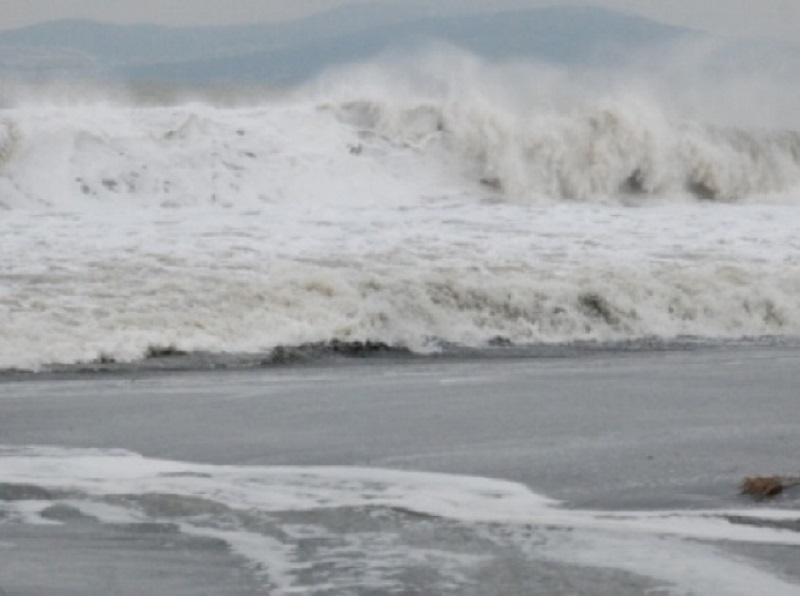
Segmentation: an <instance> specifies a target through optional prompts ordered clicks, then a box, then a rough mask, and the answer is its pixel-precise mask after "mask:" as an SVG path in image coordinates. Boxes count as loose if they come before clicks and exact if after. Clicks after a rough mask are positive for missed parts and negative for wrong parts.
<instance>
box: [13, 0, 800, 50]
mask: <svg viewBox="0 0 800 596" xmlns="http://www.w3.org/2000/svg"><path fill="white" fill-rule="evenodd" d="M389 1H391V0H362V2H364V3H367V2H383V3H386V2H389ZM401 1H402V0H401ZM580 2H581V0H563V1H562V2H559V0H549V1H548V0H527V1H525V0H497V1H495V2H492V5H493V6H503V5H506V6H516V7H520V6H540V5H543V4H559V3H563V4H576V3H580ZM346 3H348V0H0V28H12V27H19V26H23V25H28V24H31V23H36V22H40V21H47V20H54V19H62V18H91V19H97V20H105V21H114V22H154V23H162V24H169V25H179V26H182V25H198V24H220V25H223V24H233V23H242V22H259V21H268V20H278V19H287V18H293V17H297V16H301V15H304V14H309V13H311V12H314V11H317V10H321V9H325V8H329V7H332V6H335V5H339V4H346ZM583 3H585V4H598V5H603V6H607V7H610V8H617V9H623V10H627V11H632V12H636V13H639V14H642V15H644V16H647V17H650V18H655V19H657V20H661V21H664V22H669V23H674V24H679V25H687V26H692V27H696V28H699V29H705V30H708V31H713V32H716V33H725V34H749V35H765V36H769V37H775V38H783V39H786V40H792V41H794V40H799V39H800V0H758V1H754V0H583ZM426 4H427V5H428V6H429V7H436V6H449V7H451V8H452V7H470V6H471V7H476V6H484V7H485V6H486V5H487V2H486V1H485V0H428V1H427V3H426Z"/></svg>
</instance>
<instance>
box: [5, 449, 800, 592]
mask: <svg viewBox="0 0 800 596" xmlns="http://www.w3.org/2000/svg"><path fill="white" fill-rule="evenodd" d="M0 476H1V477H2V478H3V481H4V483H6V486H8V485H24V486H29V487H30V486H31V485H33V486H36V487H38V488H39V490H40V491H41V490H42V489H44V490H49V491H51V492H52V495H51V497H50V498H47V499H44V500H42V495H41V494H39V495H38V499H39V500H24V499H23V500H10V501H0V508H1V509H0V510H2V511H3V512H4V513H5V514H6V515H7V516H10V518H11V519H15V520H17V521H19V522H23V523H36V522H37V520H36V517H37V513H42V514H45V515H46V512H47V511H49V510H51V508H52V505H53V504H54V503H57V502H60V501H62V500H63V501H64V502H65V503H68V504H69V505H70V506H72V507H77V508H79V509H81V510H82V511H83V512H84V513H85V514H87V515H92V516H95V517H97V518H99V519H101V520H102V521H105V522H106V523H140V522H164V521H168V522H170V523H173V524H178V525H179V526H180V527H181V530H182V531H184V532H187V533H193V534H199V535H204V536H214V537H216V538H221V539H223V540H225V541H226V542H228V543H229V544H230V545H231V547H232V548H233V549H234V550H236V551H237V552H239V553H240V554H241V555H243V556H245V557H247V558H249V559H251V560H252V561H253V562H254V563H257V564H259V566H260V567H261V569H262V570H263V571H264V574H265V581H266V582H267V583H269V585H270V586H272V587H273V588H274V589H275V590H276V592H277V593H292V590H293V589H297V588H298V586H299V584H297V583H296V582H297V581H298V578H299V577H300V576H301V575H302V572H303V569H305V568H307V565H308V563H309V562H308V561H305V560H304V559H303V555H302V553H301V551H300V550H298V549H297V548H296V545H295V540H296V539H297V540H301V539H302V538H304V537H308V536H311V537H312V538H314V539H315V540H316V541H317V542H321V543H324V541H325V539H328V538H332V537H338V535H337V533H336V530H331V529H330V528H327V527H326V526H325V524H324V523H322V522H321V520H322V519H323V517H324V515H326V512H327V513H330V514H333V515H335V513H336V512H337V511H343V510H345V509H347V510H350V511H354V512H360V515H362V516H364V518H365V519H370V518H371V519H375V518H374V516H373V515H372V514H371V513H370V512H372V511H375V510H379V509H382V510H386V511H395V512H405V513H407V514H409V515H410V516H411V517H409V519H408V520H407V522H406V523H407V524H412V523H413V521H414V519H415V518H416V519H419V518H418V516H426V517H427V516H432V517H433V518H435V519H441V520H450V521H452V522H456V523H458V524H461V525H462V526H463V527H464V528H465V530H464V531H470V532H477V533H478V534H479V535H482V536H484V538H485V539H487V540H490V541H492V542H493V543H497V545H498V546H499V545H500V544H506V545H508V544H509V543H510V544H512V545H514V547H515V548H518V549H520V550H521V551H522V552H523V553H525V556H527V557H530V558H531V560H532V561H541V560H551V561H558V562H562V563H563V562H568V563H577V564H580V565H591V566H595V567H603V568H610V569H624V570H626V571H629V572H632V573H636V574H640V575H644V576H647V577H652V578H654V579H656V580H660V581H662V582H667V583H668V584H670V585H671V586H673V587H676V588H678V589H681V590H687V591H689V592H692V593H695V592H696V593H726V594H747V593H752V592H748V590H752V589H753V588H757V589H758V590H763V589H766V588H769V590H770V591H771V593H776V594H791V593H793V591H796V589H797V587H796V586H794V585H792V584H790V583H788V582H786V581H784V580H781V579H779V578H777V577H774V576H773V575H771V574H770V573H769V572H768V571H764V570H761V569H759V568H758V567H756V566H752V565H750V564H748V563H747V562H745V561H738V560H737V561H732V560H731V559H730V558H727V557H726V556H725V555H723V554H722V553H720V552H717V551H716V550H715V549H714V548H713V547H710V546H703V545H702V544H701V543H698V542H695V539H701V540H706V541H708V540H711V541H732V542H740V543H763V544H782V545H795V546H796V545H798V544H800V536H799V535H798V534H797V533H796V532H792V531H786V530H780V529H776V528H770V527H757V526H751V525H740V524H734V523H730V522H729V521H727V518H728V517H730V516H747V517H750V518H757V519H771V520H775V521H780V520H792V521H793V520H796V519H797V514H796V512H792V511H776V510H766V511H759V510H743V511H735V510H724V511H723V510H720V511H682V512H680V511H663V512H645V513H641V512H594V511H581V510H571V509H562V508H561V507H559V504H558V503H557V502H555V501H552V500H550V499H547V498H545V497H543V496H540V495H537V494H535V493H533V492H531V491H530V490H529V489H528V488H526V487H525V486H522V485H519V484H515V483H511V482H505V481H501V480H491V479H484V478H475V477H462V476H453V475H444V474H429V473H418V472H399V471H389V470H378V469H359V468H315V467H235V466H211V465H199V464H187V463H181V462H170V461H161V460H151V459H146V458H143V457H141V456H138V455H136V454H133V453H127V452H123V451H101V450H71V449H59V448H37V447H3V448H2V449H0ZM59 495H63V496H59ZM290 512H294V513H295V516H294V517H291V516H290V517H288V518H287V521H285V522H280V520H281V519H282V518H281V517H280V515H281V514H286V513H290ZM300 512H316V514H315V517H311V518H308V519H309V520H315V519H316V520H317V524H318V525H314V523H313V522H312V521H307V522H306V525H305V526H302V527H298V525H297V524H298V523H299V522H298V521H297V519H299V518H298V517H297V515H296V514H297V513H300ZM357 514H359V513H357ZM415 516H416V517H415ZM40 519H41V518H40ZM237 519H238V520H239V522H237V523H234V520H237ZM256 519H261V521H260V522H257V523H253V520H256ZM247 520H249V521H247ZM292 520H294V521H292ZM45 521H47V518H45ZM6 523H8V522H6ZM282 523H285V525H286V527H285V528H284V527H283V525H281V524H282ZM275 524H278V525H277V528H278V530H276V529H271V528H272V526H273V525H275ZM532 526H533V527H536V528H537V532H536V538H535V539H534V538H532V536H531V534H530V528H531V527H532ZM391 527H392V526H391V525H390V526H389V528H391ZM564 529H569V530H570V532H564V531H563V530H564ZM338 538H342V537H338ZM342 539H348V540H353V541H354V542H353V543H352V544H351V545H350V547H348V548H347V549H342V551H341V552H339V553H338V556H336V555H335V553H329V554H330V556H331V557H333V559H335V561H336V565H334V569H335V570H336V571H335V572H334V573H331V574H330V578H329V581H336V580H337V574H339V575H347V573H348V566H349V565H350V566H352V565H353V564H354V563H353V561H352V560H348V556H352V553H353V552H358V551H359V549H364V548H368V549H369V552H370V555H371V556H370V558H369V561H371V563H369V564H368V568H366V569H361V570H360V571H358V573H357V574H356V575H357V577H356V578H354V581H356V580H358V581H361V582H362V585H363V582H364V581H366V582H367V583H368V584H370V585H373V586H375V585H377V586H380V585H383V586H384V587H386V585H387V584H382V583H381V582H387V581H388V582H391V579H390V578H391V577H392V574H393V573H396V572H397V570H398V569H399V568H401V567H402V566H403V565H413V564H417V563H419V561H416V559H415V557H417V556H418V555H419V556H423V553H415V552H414V545H413V544H410V545H407V546H406V545H404V546H403V548H402V549H401V548H400V547H399V546H398V545H397V544H396V539H391V538H390V539H386V540H384V541H382V542H379V541H377V535H376V536H375V537H372V538H370V534H368V533H365V534H362V533H359V532H357V531H356V532H354V533H353V534H352V535H347V536H344V538H342ZM348 553H349V554H348ZM445 555H446V553H444V552H440V553H438V554H436V557H437V558H438V559H441V560H442V561H445V562H446V564H447V565H450V566H451V570H450V572H449V573H450V574H451V575H453V576H457V574H458V571H459V569H457V568H459V566H460V571H461V572H462V573H463V572H464V571H465V570H466V569H468V568H469V566H470V565H471V564H473V563H474V560H475V557H474V556H469V555H468V554H466V553H464V554H461V555H459V554H458V552H457V549H456V550H454V552H453V553H452V556H451V557H447V556H445ZM431 556H432V554H431V553H428V554H427V555H424V558H428V560H429V561H430V559H429V557H431ZM491 556H492V555H491V552H489V553H484V555H483V557H484V558H486V557H489V558H491ZM333 559H332V560H333ZM316 562H317V563H319V561H316ZM317 587H318V586H317Z"/></svg>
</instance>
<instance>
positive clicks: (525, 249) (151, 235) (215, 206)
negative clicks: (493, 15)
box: [0, 68, 800, 369]
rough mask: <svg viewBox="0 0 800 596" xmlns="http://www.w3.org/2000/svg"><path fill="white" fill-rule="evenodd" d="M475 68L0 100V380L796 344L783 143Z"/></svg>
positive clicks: (797, 179)
mask: <svg viewBox="0 0 800 596" xmlns="http://www.w3.org/2000/svg"><path fill="white" fill-rule="evenodd" d="M525 72H527V71H525ZM485 73H486V71H485V70H484V71H482V74H481V76H475V75H474V73H472V74H470V73H467V74H464V73H459V72H455V73H451V75H449V78H448V77H447V76H445V77H440V78H438V79H436V78H434V80H433V81H431V80H422V81H413V80H412V81H411V82H409V81H406V82H403V83H402V84H399V83H397V82H396V81H388V82H387V78H388V79H391V78H392V77H391V74H392V73H388V74H387V73H384V74H383V75H382V77H381V76H377V75H375V74H374V69H372V70H370V69H369V68H367V69H366V70H358V71H357V72H356V74H353V73H352V72H350V73H347V72H345V73H339V74H337V75H335V76H334V75H331V76H332V77H333V78H332V79H330V78H329V79H324V80H321V81H320V82H318V83H317V84H316V85H312V86H308V87H305V88H303V89H298V90H294V91H292V92H291V93H290V92H287V93H284V94H283V95H281V96H279V97H270V98H268V99H266V100H264V101H263V102H261V103H259V102H255V101H253V102H251V103H250V104H249V105H235V102H232V101H230V102H228V103H226V105H215V104H214V102H196V103H184V104H179V105H177V104H176V105H163V106H155V105H150V104H148V105H137V104H136V103H135V102H132V103H130V104H125V103H124V102H121V101H117V100H115V101H99V100H98V101H92V102H87V103H85V104H81V103H80V102H76V101H73V100H70V101H69V102H62V103H59V102H57V101H54V102H51V103H49V104H48V103H45V102H41V101H40V102H38V103H33V102H29V103H25V102H22V103H19V104H17V105H15V107H9V108H7V109H4V110H3V113H2V118H0V207H2V208H5V212H4V213H3V217H2V218H1V219H0V254H3V255H13V258H6V259H3V260H0V368H3V369H14V368H22V369H40V368H43V367H48V366H50V365H56V364H65V365H70V364H75V363H90V362H130V361H135V360H138V359H141V358H147V357H148V356H152V355H160V354H169V353H185V352H210V353H215V354H221V353H227V354H264V353H267V352H269V351H270V350H274V349H276V348H280V347H284V348H286V347H289V348H291V347H296V346H309V345H312V346H313V345H328V346H330V345H340V346H347V345H353V346H359V345H364V346H386V347H389V348H399V349H405V350H412V351H416V352H430V351H433V350H438V349H441V348H442V347H443V346H453V345H455V346H469V347H482V346H486V345H488V344H492V343H503V344H508V343H510V344H543V343H550V344H554V343H555V344H557V343H565V342H576V341H592V342H614V341H628V340H637V339H645V338H658V339H674V338H680V337H685V336H693V337H700V338H712V339H718V338H733V339H736V338H742V337H753V336H782V337H786V336H791V337H796V336H800V306H798V303H797V300H796V296H797V295H798V294H799V293H800V270H799V269H798V263H800V256H799V255H800V245H798V240H797V234H796V230H797V223H798V221H797V220H798V216H797V211H796V206H797V203H798V201H800V133H797V132H793V131H791V130H790V128H791V127H786V129H785V130H780V129H774V128H772V129H771V128H765V127H760V126H755V125H752V126H751V125H749V123H746V124H748V126H745V125H744V124H741V125H737V123H735V122H733V123H726V122H713V123H711V121H710V120H709V121H705V120H702V119H692V118H689V117H687V113H684V112H682V111H681V110H677V109H674V108H673V107H670V106H669V105H668V104H664V103H663V102H661V101H659V100H658V99H657V98H656V97H655V95H657V94H648V93H645V92H642V93H638V94H637V93H631V92H625V93H622V92H617V91H614V90H613V89H610V88H609V89H601V90H599V91H598V92H597V93H596V94H589V93H587V92H586V90H583V91H581V92H574V90H572V91H569V92H564V91H563V89H562V90H561V91H559V90H558V89H559V88H560V87H559V86H560V85H561V86H563V85H562V83H563V81H562V82H559V80H557V79H558V77H554V75H552V73H551V74H550V75H547V73H544V74H542V73H538V76H537V77H536V78H534V79H522V82H520V80H521V79H520V78H519V77H517V78H514V77H508V76H506V77H499V76H488V75H487V76H483V75H485ZM490 74H491V73H490ZM512 74H514V72H512ZM517 74H518V73H517ZM548 77H550V78H548ZM412 79H413V77H412ZM423 79H424V77H423ZM551 79H554V80H551ZM331 81H333V82H331ZM509 81H515V82H514V83H513V84H512V83H509ZM503 82H505V83H508V85H509V86H507V87H506V86H503V84H502V83H503ZM515 85H516V87H515ZM548 85H549V86H551V87H553V88H554V89H556V91H553V90H552V89H551V90H545V91H542V90H541V89H540V87H541V86H548ZM337 342H338V343H337Z"/></svg>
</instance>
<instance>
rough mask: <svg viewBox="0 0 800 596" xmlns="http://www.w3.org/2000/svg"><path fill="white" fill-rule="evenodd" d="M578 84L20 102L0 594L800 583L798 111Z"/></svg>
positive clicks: (0, 152) (70, 96)
mask: <svg viewBox="0 0 800 596" xmlns="http://www.w3.org/2000/svg"><path fill="white" fill-rule="evenodd" d="M584 74H585V76H576V75H575V74H574V73H566V72H563V71H559V70H557V69H555V68H550V67H546V66H541V65H540V66H536V65H531V64H506V65H491V64H486V63H483V62H481V61H480V60H478V59H475V58H472V57H469V56H463V55H457V56H454V55H452V54H446V53H443V54H441V55H432V56H427V57H426V58H425V60H420V61H417V62H415V63H412V64H408V63H404V64H398V63H393V62H391V61H389V62H386V63H378V64H375V63H373V64H363V65H359V66H352V67H347V68H341V69H339V70H338V71H336V72H332V73H328V74H326V75H325V76H322V77H320V78H318V79H317V80H315V81H313V82H309V83H307V84H304V85H301V86H299V87H294V88H291V89H264V90H254V89H250V90H248V91H247V92H244V91H242V92H241V93H239V92H237V91H236V90H225V91H222V90H218V91H217V92H214V93H211V92H208V91H205V92H203V91H199V90H195V91H191V90H176V91H174V92H165V91H164V90H163V89H162V90H153V89H146V88H130V89H121V88H119V87H117V88H113V89H111V88H108V89H104V88H103V87H102V86H95V87H92V88H76V87H71V86H69V85H38V86H37V85H11V84H9V85H7V86H6V87H5V88H4V89H2V91H0V594H3V596H15V595H23V594H24V595H29V594H59V595H62V596H63V595H76V596H77V595H81V596H86V595H95V594H97V595H100V594H120V595H128V594H163V595H167V596H171V595H182V594H193V595H198V594H215V595H217V594H330V595H334V594H335V595H340V594H358V595H362V594H363V595H367V594H370V595H378V594H475V595H485V594H520V595H522V594H526V595H527V594H609V595H612V594H613V595H620V594H649V595H657V594H658V595H677V594H731V595H732V594H742V595H751V594H756V593H763V594H772V595H778V594H798V593H800V564H798V563H797V561H798V560H800V558H798V556H797V554H798V552H800V551H798V546H799V545H800V531H798V528H800V526H799V524H800V514H798V513H797V506H798V504H800V500H798V499H799V498H800V496H799V495H798V492H797V491H796V490H795V489H794V487H793V486H787V488H786V490H785V491H784V493H783V494H781V495H778V496H777V498H776V499H774V500H770V501H761V502H757V501H753V500H752V499H750V498H747V497H744V496H741V495H739V482H740V481H741V480H742V478H744V477H745V476H747V475H755V474H784V475H797V474H798V473H800V462H798V461H797V459H796V457H797V453H799V452H800V426H798V425H797V423H796V421H797V415H798V410H797V408H798V402H797V398H798V395H797V383H796V379H797V378H798V377H797V372H796V371H797V370H798V369H797V366H798V364H800V349H798V348H800V299H798V296H800V235H799V234H798V230H800V119H798V116H797V114H796V113H795V110H794V109H791V110H790V109H786V108H787V106H786V105H785V104H786V102H785V101H783V102H778V101H771V99H772V98H774V97H775V95H774V94H773V93H772V91H773V90H772V89H770V88H767V86H759V84H757V83H756V82H754V81H741V80H733V81H722V80H717V79H714V78H713V77H707V78H705V79H702V80H698V81H696V84H695V85H684V86H683V87H682V88H680V89H676V88H672V87H669V86H664V87H659V86H657V85H649V84H646V83H644V82H633V81H630V80H622V79H614V78H613V77H606V78H600V77H596V76H593V75H592V74H591V73H584ZM744 91H746V93H745V92H744ZM781 97H783V98H784V99H785V97H786V94H784V95H782V96H781ZM742 98H744V100H743V99H742ZM792 105H793V106H794V105H796V104H792ZM789 484H791V483H789Z"/></svg>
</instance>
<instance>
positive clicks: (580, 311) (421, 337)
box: [0, 263, 800, 370]
mask: <svg viewBox="0 0 800 596" xmlns="http://www.w3.org/2000/svg"><path fill="white" fill-rule="evenodd" d="M358 269H359V268H358V267H356V266H353V267H349V268H335V269H331V268H329V267H321V266H313V265H299V264H297V263H294V264H286V265H285V266H284V267H273V268H272V269H271V270H270V272H269V273H262V274H258V273H257V272H255V271H251V272H250V273H248V274H224V273H222V272H218V273H217V274H216V275H214V276H211V275H208V274H203V275H199V274H194V275H193V274H192V273H191V272H190V271H184V272H182V273H180V274H179V275H178V274H176V272H175V271H174V270H173V271H159V270H154V269H148V268H144V267H138V268H135V267H131V268H125V267H122V266H116V267H111V266H109V268H108V269H107V271H106V274H107V275H108V278H107V279H102V278H100V277H99V276H96V277H95V279H93V280H87V279H80V278H79V277H71V278H70V277H68V276H66V277H63V278H62V279H60V280H59V279H57V278H53V279H50V280H49V281H46V280H40V282H39V283H37V284H33V283H29V284H28V283H26V284H20V285H19V286H18V289H17V291H16V292H12V293H11V295H8V296H5V297H4V299H3V307H4V311H5V312H4V314H3V316H2V331H1V332H0V368H2V369H33V370H37V369H41V368H42V367H45V368H46V367H48V366H49V365H53V364H80V363H84V364H85V363H110V362H133V361H136V360H141V359H145V358H148V357H151V358H152V357H159V356H162V355H172V354H180V353H192V352H203V353H217V354H224V353H232V354H248V353H250V354H253V353H256V354H257V353H262V354H266V353H268V352H269V351H271V350H274V349H276V348H281V349H284V350H286V349H287V348H289V351H291V348H292V347H301V346H308V345H311V344H328V345H340V346H357V345H363V346H381V347H385V348H386V349H388V348H394V349H408V350H411V351H414V352H418V353H431V352H436V351H438V350H440V349H441V348H442V347H443V346H444V345H450V346H456V347H457V346H461V347H482V346H483V347H485V346H488V345H492V344H498V343H503V344H511V345H529V344H548V343H549V344H553V343H569V342H574V341H595V342H612V341H625V340H635V339H643V338H649V337H657V338H661V339H667V340H668V339H675V338H679V337H682V336H687V335H689V336H692V335H693V336H701V337H710V338H741V337H748V336H751V337H752V336H765V335H771V336H798V335H800V308H798V305H797V301H796V296H797V295H798V293H799V292H800V271H798V270H797V269H796V268H792V267H785V268H777V267H762V268H760V269H759V268H756V267H752V266H751V267H749V268H748V269H744V268H739V267H736V266H734V265H727V266H700V267H697V268H694V269H692V270H687V269H686V268H685V267H670V266H662V267H650V268H648V269H646V270H641V269H640V268H629V269H628V268H617V269H611V268H610V269H607V270H604V271H602V272H597V271H593V270H577V271H570V272H560V273H559V272H554V271H537V270H530V269H518V270H510V269H507V270H497V271H494V272H492V271H489V270H486V271H484V272H481V273H478V272H468V271H447V270H430V271H417V270H415V269H414V268H409V269H401V268H393V269H392V270H390V271H380V270H377V269H373V270H371V271H358ZM8 282H9V280H8V279H6V284H7V285H8ZM45 286H46V287H45ZM71 288H80V289H79V290H78V291H77V292H78V294H77V295H76V291H75V290H74V289H71Z"/></svg>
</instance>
